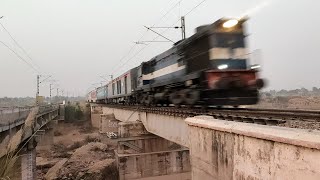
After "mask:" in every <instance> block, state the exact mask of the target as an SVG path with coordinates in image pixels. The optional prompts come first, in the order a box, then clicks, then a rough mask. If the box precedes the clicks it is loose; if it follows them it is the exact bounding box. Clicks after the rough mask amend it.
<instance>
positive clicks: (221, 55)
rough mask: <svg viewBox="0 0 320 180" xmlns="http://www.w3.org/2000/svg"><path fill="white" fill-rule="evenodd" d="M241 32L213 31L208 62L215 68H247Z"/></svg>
mask: <svg viewBox="0 0 320 180" xmlns="http://www.w3.org/2000/svg"><path fill="white" fill-rule="evenodd" d="M244 38H245V36H244V35H243V33H222V32H220V33H215V34H212V35H211V37H210V46H211V49H210V50H209V54H210V60H211V61H210V63H211V65H212V67H213V68H215V69H220V70H222V69H247V57H246V56H247V52H246V48H245V42H244Z"/></svg>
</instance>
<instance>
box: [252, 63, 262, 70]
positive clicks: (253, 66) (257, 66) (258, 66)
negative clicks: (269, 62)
mask: <svg viewBox="0 0 320 180" xmlns="http://www.w3.org/2000/svg"><path fill="white" fill-rule="evenodd" d="M260 67H261V66H260V65H259V64H255V65H252V66H251V69H260Z"/></svg>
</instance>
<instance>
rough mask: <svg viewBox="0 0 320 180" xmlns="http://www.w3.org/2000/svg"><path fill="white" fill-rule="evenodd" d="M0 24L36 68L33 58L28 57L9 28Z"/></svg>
mask: <svg viewBox="0 0 320 180" xmlns="http://www.w3.org/2000/svg"><path fill="white" fill-rule="evenodd" d="M0 25H1V26H2V28H3V29H4V30H5V31H6V32H7V34H8V35H9V36H10V38H11V39H12V40H13V42H14V43H15V44H16V45H17V46H18V47H19V48H20V49H21V50H22V51H23V53H24V54H25V55H26V56H27V57H28V58H29V59H30V61H31V62H32V63H33V64H34V65H35V66H36V67H37V68H38V69H40V68H39V66H38V65H36V64H35V63H34V60H33V59H32V58H31V57H30V55H29V54H28V53H27V51H26V50H25V49H24V48H23V47H22V46H21V45H20V44H19V43H18V42H17V41H16V40H15V38H14V37H13V36H12V35H11V33H10V32H9V30H8V29H7V28H6V27H5V26H4V25H3V24H2V23H1V22H0Z"/></svg>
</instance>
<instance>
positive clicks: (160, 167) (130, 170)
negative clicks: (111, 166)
mask: <svg viewBox="0 0 320 180" xmlns="http://www.w3.org/2000/svg"><path fill="white" fill-rule="evenodd" d="M97 113H99V112H97ZM100 118H101V121H100V133H104V134H107V135H108V136H109V137H111V138H114V136H113V135H115V134H117V139H116V141H117V144H118V146H117V149H116V152H115V153H116V161H117V165H118V170H119V179H120V180H130V179H143V180H154V179H155V180H156V179H159V180H160V179H167V180H171V179H174V180H175V179H183V180H187V179H191V165H190V160H189V150H188V149H187V148H185V147H183V146H180V145H178V144H176V143H174V142H171V141H168V140H166V139H164V138H161V137H159V136H156V135H154V134H151V133H149V132H148V131H147V130H146V129H145V127H144V125H143V123H142V122H139V121H130V122H120V121H118V120H116V119H115V116H114V114H112V113H110V114H102V115H100ZM95 121H97V120H95Z"/></svg>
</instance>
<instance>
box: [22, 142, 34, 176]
mask: <svg viewBox="0 0 320 180" xmlns="http://www.w3.org/2000/svg"><path fill="white" fill-rule="evenodd" d="M21 154H22V155H21V180H34V179H37V171H36V170H37V167H36V157H37V152H36V146H35V142H34V140H30V142H29V143H28V145H27V147H26V148H24V149H23V151H22V153H21Z"/></svg>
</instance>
